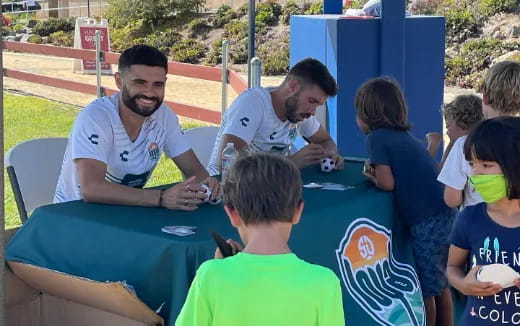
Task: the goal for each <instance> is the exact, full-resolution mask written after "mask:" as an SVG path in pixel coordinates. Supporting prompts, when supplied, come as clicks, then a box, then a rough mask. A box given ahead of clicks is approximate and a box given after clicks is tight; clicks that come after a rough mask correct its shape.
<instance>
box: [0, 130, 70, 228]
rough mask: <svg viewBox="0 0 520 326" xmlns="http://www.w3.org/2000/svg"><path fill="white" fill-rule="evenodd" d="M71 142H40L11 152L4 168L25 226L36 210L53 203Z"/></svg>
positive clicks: (23, 145) (27, 144) (28, 143)
mask: <svg viewBox="0 0 520 326" xmlns="http://www.w3.org/2000/svg"><path fill="white" fill-rule="evenodd" d="M67 141H68V138H37V139H31V140H28V141H24V142H22V143H19V144H17V145H15V146H14V147H13V148H11V149H10V150H9V151H8V152H7V154H6V156H5V167H6V169H7V174H8V175H9V180H10V181H11V187H12V188H13V193H14V198H15V200H16V205H17V206H18V213H19V214H20V219H21V220H22V223H25V221H26V220H27V216H28V213H30V212H32V211H33V210H34V209H35V208H37V207H39V206H42V205H45V204H50V203H52V201H53V199H54V193H55V191H56V185H57V183H58V178H59V176H60V171H61V164H62V162H63V155H64V153H65V148H66V147H67Z"/></svg>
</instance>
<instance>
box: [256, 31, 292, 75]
mask: <svg viewBox="0 0 520 326" xmlns="http://www.w3.org/2000/svg"><path fill="white" fill-rule="evenodd" d="M258 55H259V57H260V59H261V60H262V74H264V75H280V74H285V73H287V72H288V71H289V39H288V38H284V39H282V40H280V39H272V40H270V41H268V42H266V43H263V44H262V45H260V47H259V49H258Z"/></svg>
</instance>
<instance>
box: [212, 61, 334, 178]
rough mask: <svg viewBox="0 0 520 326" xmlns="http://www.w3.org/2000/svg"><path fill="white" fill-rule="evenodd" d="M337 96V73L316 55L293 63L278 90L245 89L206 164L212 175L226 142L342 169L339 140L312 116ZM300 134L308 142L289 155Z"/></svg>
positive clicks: (227, 115) (217, 171)
mask: <svg viewBox="0 0 520 326" xmlns="http://www.w3.org/2000/svg"><path fill="white" fill-rule="evenodd" d="M336 94H337V85H336V81H335V80H334V77H332V75H331V74H330V72H329V71H328V69H327V67H326V66H325V65H324V64H322V63H321V62H320V61H318V60H316V59H312V58H307V59H304V60H302V61H300V62H298V63H297V64H296V65H294V67H292V68H291V70H290V71H289V73H288V74H287V76H286V77H285V79H284V81H283V82H282V84H281V85H280V86H278V87H276V88H265V87H255V88H251V89H248V90H247V91H245V92H243V93H242V94H240V96H239V97H238V98H237V99H236V100H235V101H234V102H233V103H232V104H231V106H230V107H229V109H228V110H227V111H226V113H225V115H224V119H223V121H222V125H221V126H220V130H219V132H218V134H217V138H216V140H215V144H214V146H213V152H212V155H211V159H210V162H209V164H208V167H207V169H208V171H209V173H210V175H217V174H220V169H221V162H220V157H221V153H222V150H223V149H224V148H225V146H226V144H227V143H233V144H234V145H235V148H236V149H237V150H239V151H249V152H259V151H261V152H273V153H278V154H281V155H284V156H287V157H288V158H289V159H290V160H292V161H293V162H294V163H295V164H296V165H297V166H298V167H299V168H303V167H306V166H309V165H313V164H317V163H320V162H321V160H322V159H323V158H325V157H330V158H331V159H332V160H334V161H335V163H336V167H335V169H337V170H341V169H343V158H342V157H341V156H340V155H339V154H338V149H337V146H336V144H335V143H334V141H333V140H332V138H331V137H330V135H329V134H328V133H327V131H326V130H325V129H324V128H323V127H322V126H321V125H320V123H319V121H318V120H317V119H316V117H315V116H314V115H315V113H316V109H317V108H318V107H319V106H322V105H324V104H325V102H326V100H327V98H328V97H331V96H336ZM298 135H302V136H303V137H304V138H305V140H307V142H308V143H309V144H308V145H306V146H304V147H303V148H302V149H300V150H299V151H297V152H295V153H293V154H291V152H294V151H291V148H290V147H291V145H292V144H293V142H294V140H295V139H296V137H297V136H298Z"/></svg>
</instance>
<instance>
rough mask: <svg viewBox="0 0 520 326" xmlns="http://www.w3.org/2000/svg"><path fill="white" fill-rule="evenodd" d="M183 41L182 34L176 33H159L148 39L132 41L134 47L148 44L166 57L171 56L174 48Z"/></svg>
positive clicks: (151, 35)
mask: <svg viewBox="0 0 520 326" xmlns="http://www.w3.org/2000/svg"><path fill="white" fill-rule="evenodd" d="M181 39H182V36H181V34H179V33H177V32H175V31H168V32H161V31H157V32H155V33H152V34H150V35H148V36H146V37H140V38H136V39H134V40H133V41H132V43H133V44H132V45H137V44H146V45H150V46H153V47H155V48H157V49H159V51H161V52H162V53H164V54H165V55H166V56H168V55H170V50H171V48H172V46H173V45H174V44H175V43H177V42H178V41H180V40H181Z"/></svg>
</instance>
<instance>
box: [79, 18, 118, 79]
mask: <svg viewBox="0 0 520 326" xmlns="http://www.w3.org/2000/svg"><path fill="white" fill-rule="evenodd" d="M96 31H100V32H101V35H100V38H101V51H105V52H108V51H109V50H110V49H109V47H108V28H106V27H87V26H80V28H79V35H80V37H81V48H82V49H87V50H95V49H96ZM110 69H111V66H110V64H109V63H106V62H102V63H101V70H110ZM83 70H96V61H95V60H83Z"/></svg>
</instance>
